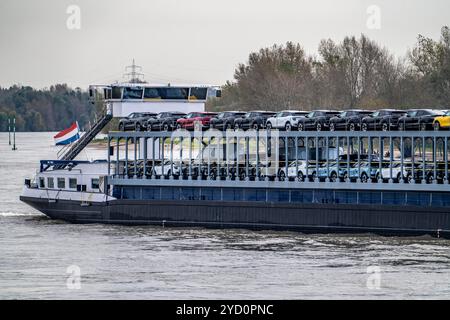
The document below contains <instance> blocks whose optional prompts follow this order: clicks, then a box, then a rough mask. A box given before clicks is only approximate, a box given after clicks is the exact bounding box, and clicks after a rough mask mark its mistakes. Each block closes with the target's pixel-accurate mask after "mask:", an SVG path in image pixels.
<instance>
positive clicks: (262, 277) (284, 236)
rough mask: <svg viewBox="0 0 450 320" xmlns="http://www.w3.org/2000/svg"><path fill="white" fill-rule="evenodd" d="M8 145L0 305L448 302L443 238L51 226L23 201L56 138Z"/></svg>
mask: <svg viewBox="0 0 450 320" xmlns="http://www.w3.org/2000/svg"><path fill="white" fill-rule="evenodd" d="M16 138H17V147H18V150H16V151H12V150H11V147H10V146H9V145H8V134H7V133H0V179H1V180H0V299H351V298H354V299H405V298H410V299H435V298H443V299H450V241H448V240H441V239H433V238H429V237H419V238H416V237H415V238H397V237H378V236H373V235H357V236H354V235H351V236H350V235H339V236H336V235H304V234H299V233H290V232H267V231H265V232H253V231H247V230H206V229H201V228H189V229H185V228H162V227H147V226H146V227H126V226H113V225H100V224H94V225H74V224H68V223H65V222H61V221H54V220H50V219H48V218H46V217H45V216H44V215H42V214H40V213H39V212H37V211H35V210H33V209H31V208H30V207H28V206H26V205H25V204H23V203H21V202H20V201H19V195H20V192H21V188H22V183H23V179H24V178H25V177H27V176H32V174H33V173H34V172H35V170H36V169H37V168H38V164H39V160H40V159H54V158H55V157H56V152H57V149H56V148H55V147H53V146H52V134H51V133H18V134H17V137H16ZM104 155H106V151H103V150H99V149H98V148H93V147H90V148H88V149H87V150H86V152H83V153H82V154H81V156H80V158H81V159H92V158H98V157H104ZM78 272H79V273H78Z"/></svg>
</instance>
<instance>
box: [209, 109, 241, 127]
mask: <svg viewBox="0 0 450 320" xmlns="http://www.w3.org/2000/svg"><path fill="white" fill-rule="evenodd" d="M245 113H246V112H244V111H224V112H220V113H218V114H217V115H216V116H215V117H213V118H211V121H210V126H211V128H214V129H217V130H232V129H234V120H236V119H237V118H242V117H243V116H244V115H245Z"/></svg>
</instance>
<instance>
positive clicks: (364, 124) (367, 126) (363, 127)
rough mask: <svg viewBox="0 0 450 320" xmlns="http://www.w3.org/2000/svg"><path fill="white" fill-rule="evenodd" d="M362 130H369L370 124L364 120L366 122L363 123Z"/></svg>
mask: <svg viewBox="0 0 450 320" xmlns="http://www.w3.org/2000/svg"><path fill="white" fill-rule="evenodd" d="M361 130H362V131H367V130H369V125H368V124H367V123H365V122H364V123H363V124H362V126H361Z"/></svg>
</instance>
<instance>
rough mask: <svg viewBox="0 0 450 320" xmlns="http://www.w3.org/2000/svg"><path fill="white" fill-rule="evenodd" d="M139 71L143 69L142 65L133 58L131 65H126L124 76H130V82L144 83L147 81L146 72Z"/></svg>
mask: <svg viewBox="0 0 450 320" xmlns="http://www.w3.org/2000/svg"><path fill="white" fill-rule="evenodd" d="M138 71H142V67H141V66H138V65H136V63H135V62H134V58H133V63H132V64H131V66H126V67H125V72H126V73H125V74H124V75H123V76H124V77H128V79H129V82H131V83H143V82H145V81H144V80H143V79H144V74H143V73H140V72H138ZM140 77H142V80H141V79H140Z"/></svg>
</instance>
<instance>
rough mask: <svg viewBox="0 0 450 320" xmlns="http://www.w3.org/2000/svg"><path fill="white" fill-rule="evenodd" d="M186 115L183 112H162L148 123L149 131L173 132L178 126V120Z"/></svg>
mask: <svg viewBox="0 0 450 320" xmlns="http://www.w3.org/2000/svg"><path fill="white" fill-rule="evenodd" d="M185 115H186V114H185V113H182V112H176V111H172V112H170V111H169V112H161V113H158V115H157V116H156V117H154V118H150V119H148V121H147V131H153V130H160V131H171V130H174V129H175V128H176V126H177V120H178V119H180V118H182V117H184V116H185Z"/></svg>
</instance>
